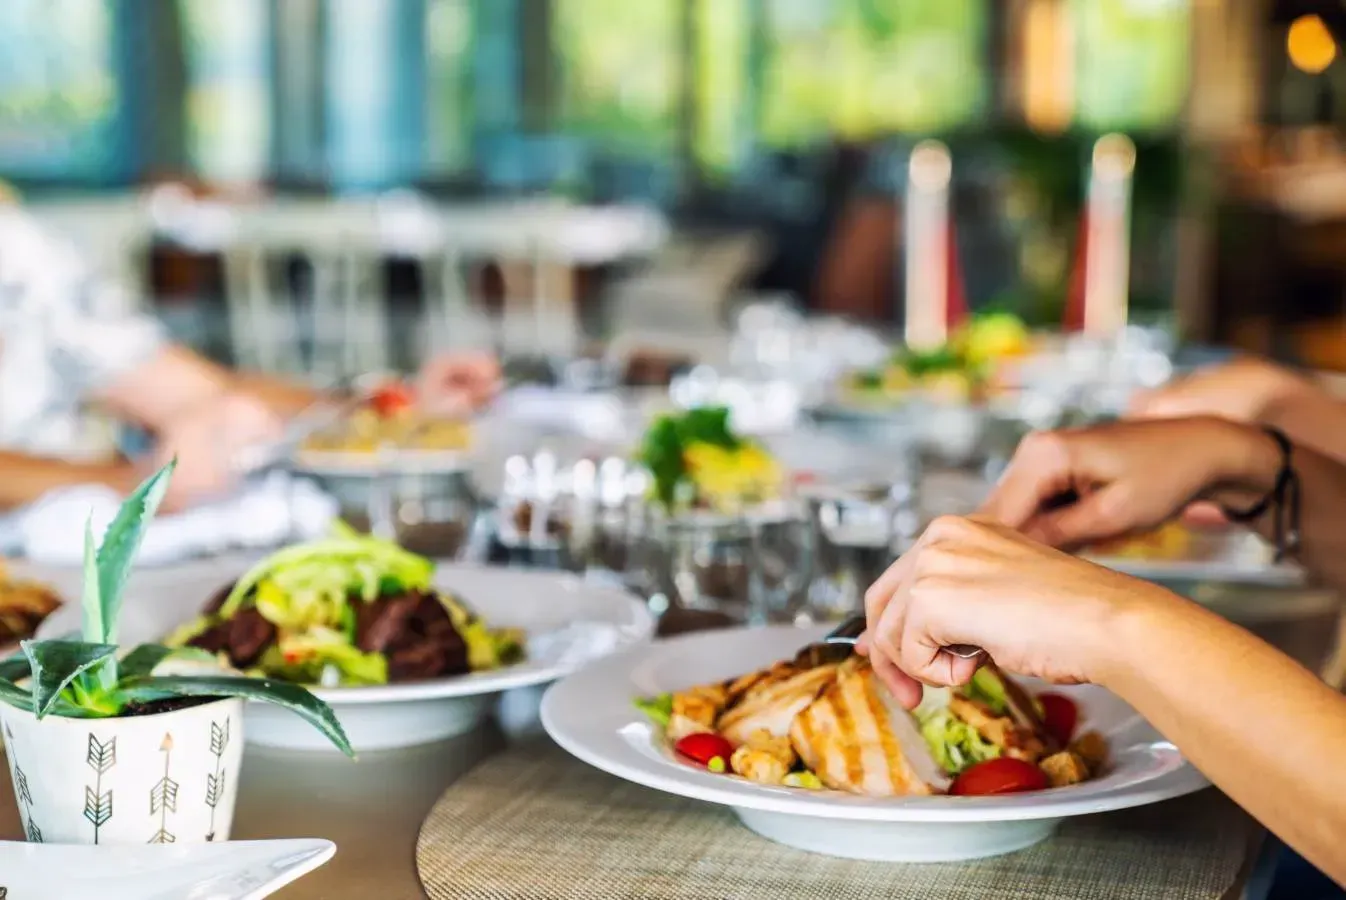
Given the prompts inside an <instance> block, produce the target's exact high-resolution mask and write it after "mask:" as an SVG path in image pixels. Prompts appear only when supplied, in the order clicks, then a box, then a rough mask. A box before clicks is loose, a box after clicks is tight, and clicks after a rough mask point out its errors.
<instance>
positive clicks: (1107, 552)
mask: <svg viewBox="0 0 1346 900" xmlns="http://www.w3.org/2000/svg"><path fill="white" fill-rule="evenodd" d="M1191 546H1192V533H1191V531H1189V530H1188V529H1187V526H1185V525H1183V524H1182V523H1181V522H1168V523H1165V524H1163V525H1160V526H1159V527H1158V528H1156V529H1155V530H1153V531H1150V532H1147V533H1145V534H1141V535H1136V536H1134V537H1129V538H1123V539H1121V540H1118V541H1108V542H1106V543H1102V544H1097V545H1095V546H1094V547H1093V548H1092V553H1093V555H1094V556H1109V557H1114V558H1117V559H1136V560H1150V561H1154V562H1171V561H1174V560H1179V559H1183V558H1185V557H1186V556H1187V555H1188V553H1189V551H1190V549H1191Z"/></svg>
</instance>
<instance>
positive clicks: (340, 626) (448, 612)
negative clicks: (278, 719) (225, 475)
mask: <svg viewBox="0 0 1346 900" xmlns="http://www.w3.org/2000/svg"><path fill="white" fill-rule="evenodd" d="M433 574H434V563H432V562H431V561H430V560H428V559H426V558H424V557H422V556H417V555H416V554H414V553H409V552H407V551H406V550H403V549H402V548H400V547H398V546H397V545H395V544H392V543H389V542H388V541H383V540H379V539H377V538H372V537H368V536H366V535H361V534H357V533H356V532H355V531H353V530H351V529H350V528H349V527H347V526H344V525H342V526H340V528H339V530H338V531H336V532H335V533H334V534H333V536H332V537H330V538H328V539H325V540H319V541H314V542H311V543H307V544H299V545H296V546H293V547H287V548H285V549H283V550H280V551H278V552H277V553H274V554H272V555H271V556H269V557H268V558H266V559H264V560H262V562H260V563H258V564H257V565H256V566H254V567H253V568H252V569H251V570H250V571H248V572H247V573H246V574H244V575H243V577H242V578H240V579H239V580H238V581H236V582H235V583H234V584H232V585H229V586H227V587H226V588H224V589H223V590H221V591H220V592H219V593H218V594H217V595H216V597H215V598H214V600H212V602H211V603H210V605H209V606H208V607H207V609H206V611H205V614H204V615H202V616H201V617H200V618H198V619H197V620H196V621H194V622H191V623H189V624H187V625H185V626H183V627H182V628H180V629H179V630H178V631H177V632H175V633H174V634H172V635H170V636H169V637H168V639H167V640H166V641H165V643H167V644H168V645H169V646H171V647H183V646H186V647H198V648H200V649H203V650H207V651H209V652H211V653H216V654H220V655H223V656H225V657H227V659H228V662H229V664H230V665H231V666H233V667H235V668H237V669H241V670H243V671H244V672H246V673H247V674H250V675H265V676H269V677H273V678H282V679H285V680H287V681H293V682H297V683H300V684H310V685H311V684H316V685H321V686H323V687H336V686H357V685H376V684H386V683H389V682H400V681H414V680H420V679H425V678H437V677H442V676H446V675H462V674H465V673H467V672H474V671H478V670H482V669H494V668H498V667H500V666H504V665H508V664H510V663H513V662H516V661H518V660H520V659H522V658H523V637H522V635H521V634H520V633H519V632H517V631H513V630H509V629H491V628H489V627H487V625H486V623H485V622H483V621H482V620H481V619H480V618H478V617H477V616H476V615H475V614H473V612H472V611H471V610H470V609H469V608H468V607H467V606H466V605H465V604H464V603H463V602H462V601H461V600H459V599H458V598H456V597H454V596H452V595H450V594H448V593H446V592H444V591H440V590H437V589H436V588H435V587H434V586H433V585H432V576H433Z"/></svg>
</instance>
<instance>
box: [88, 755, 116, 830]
mask: <svg viewBox="0 0 1346 900" xmlns="http://www.w3.org/2000/svg"><path fill="white" fill-rule="evenodd" d="M84 761H85V762H86V763H87V764H88V766H89V768H91V769H93V770H94V773H95V774H94V783H93V787H89V786H88V785H85V787H84V818H86V819H88V820H89V821H90V822H91V823H92V824H93V842H94V843H95V844H96V843H98V830H99V829H100V828H102V827H103V826H104V825H105V824H107V820H108V819H111V818H112V789H111V788H108V790H107V792H106V793H105V792H104V791H103V775H104V774H105V773H106V772H107V770H108V769H111V768H112V767H113V766H115V765H116V764H117V738H116V737H110V738H108V739H107V740H106V741H100V740H98V738H96V737H94V734H93V732H89V750H88V753H87V754H86V755H85V757H84Z"/></svg>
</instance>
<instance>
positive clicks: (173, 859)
mask: <svg viewBox="0 0 1346 900" xmlns="http://www.w3.org/2000/svg"><path fill="white" fill-rule="evenodd" d="M335 853H336V844H333V843H332V842H331V841H322V840H285V841H231V842H225V843H220V844H182V845H174V844H148V845H146V846H143V847H136V846H118V847H103V846H97V845H92V844H90V845H77V844H23V843H17V842H13V841H0V897H9V898H11V900H86V898H87V900H160V898H162V900H168V898H179V897H199V898H203V900H204V898H209V900H261V898H263V897H269V896H271V895H272V894H274V893H275V892H276V891H278V890H280V889H281V888H283V887H285V885H287V884H289V883H290V882H292V881H294V880H295V879H297V878H299V877H300V876H302V875H305V874H307V873H309V872H312V871H313V870H314V869H316V868H318V867H319V866H321V865H322V864H323V863H325V862H327V861H328V860H329V859H331V858H332V856H333V855H334V854H335Z"/></svg>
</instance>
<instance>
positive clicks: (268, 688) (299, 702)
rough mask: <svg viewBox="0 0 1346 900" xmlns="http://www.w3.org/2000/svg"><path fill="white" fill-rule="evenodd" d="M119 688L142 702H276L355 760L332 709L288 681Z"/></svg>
mask: <svg viewBox="0 0 1346 900" xmlns="http://www.w3.org/2000/svg"><path fill="white" fill-rule="evenodd" d="M118 689H119V691H120V692H121V694H122V695H123V696H125V697H127V698H129V699H132V700H138V701H140V702H142V703H148V702H151V701H153V700H162V699H164V698H165V697H170V696H171V697H242V698H243V699H245V700H260V701H262V702H264V703H274V704H276V705H277V706H280V707H282V708H284V709H288V710H290V711H291V712H293V713H295V714H296V715H298V716H299V717H300V718H302V719H304V721H306V722H308V723H309V724H310V725H312V726H313V727H314V728H317V729H318V731H320V732H322V734H323V736H324V737H326V738H327V739H328V740H329V741H331V742H332V743H333V744H334V745H336V747H337V749H338V750H340V751H341V752H342V753H344V754H346V755H347V756H349V757H351V758H354V757H355V751H354V750H352V749H351V744H350V740H349V739H348V738H347V737H346V732H345V730H344V729H343V728H342V727H341V723H340V722H338V721H337V717H336V714H335V713H333V712H332V708H331V707H330V706H328V705H327V704H326V703H324V702H323V701H321V700H319V699H318V698H317V697H315V696H314V695H313V694H312V693H310V692H309V691H308V690H306V689H305V688H303V687H300V686H299V685H297V684H290V683H289V682H287V681H276V680H274V679H271V678H239V677H229V676H219V677H205V676H181V677H177V676H145V677H141V678H127V679H124V680H123V681H122V682H121V684H120V685H119V686H118Z"/></svg>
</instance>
